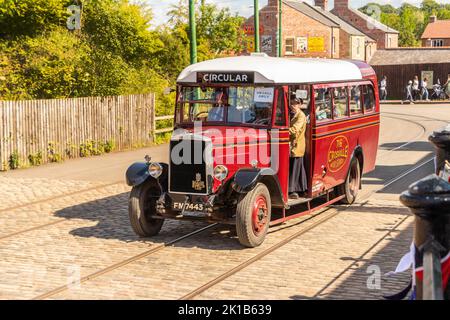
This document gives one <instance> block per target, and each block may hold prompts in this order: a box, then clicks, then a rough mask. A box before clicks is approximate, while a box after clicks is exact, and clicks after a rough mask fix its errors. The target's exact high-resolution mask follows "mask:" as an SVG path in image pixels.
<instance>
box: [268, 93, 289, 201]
mask: <svg viewBox="0 0 450 320" xmlns="http://www.w3.org/2000/svg"><path fill="white" fill-rule="evenodd" d="M275 99H276V100H275V101H276V105H275V108H274V112H273V120H272V130H270V133H269V134H270V142H271V149H272V150H271V157H272V158H271V160H272V168H273V169H274V170H275V172H277V175H278V181H279V182H280V186H281V191H282V192H283V200H284V201H285V202H287V201H288V184H289V156H290V148H289V109H288V99H287V87H278V88H276V94H275Z"/></svg>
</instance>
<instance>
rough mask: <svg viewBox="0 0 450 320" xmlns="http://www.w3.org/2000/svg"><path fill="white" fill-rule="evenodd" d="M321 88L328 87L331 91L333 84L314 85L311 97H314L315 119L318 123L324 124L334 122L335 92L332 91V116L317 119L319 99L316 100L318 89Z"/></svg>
mask: <svg viewBox="0 0 450 320" xmlns="http://www.w3.org/2000/svg"><path fill="white" fill-rule="evenodd" d="M320 89H326V90H328V91H330V90H331V89H333V87H332V86H329V85H327V86H313V88H312V91H311V92H312V94H311V98H312V97H314V121H315V123H316V124H324V123H329V122H333V121H334V116H333V112H334V108H333V94H332V93H331V92H330V93H329V94H330V103H331V118H326V119H321V120H318V119H317V114H316V109H317V101H316V94H315V92H316V90H320Z"/></svg>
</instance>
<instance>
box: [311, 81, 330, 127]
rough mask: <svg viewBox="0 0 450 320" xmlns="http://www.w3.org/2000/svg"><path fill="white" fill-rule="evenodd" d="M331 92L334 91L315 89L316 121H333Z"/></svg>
mask: <svg viewBox="0 0 450 320" xmlns="http://www.w3.org/2000/svg"><path fill="white" fill-rule="evenodd" d="M331 90H333V89H315V90H314V97H315V102H316V120H317V121H326V120H331V119H333V117H332V105H331V92H330V91H331Z"/></svg>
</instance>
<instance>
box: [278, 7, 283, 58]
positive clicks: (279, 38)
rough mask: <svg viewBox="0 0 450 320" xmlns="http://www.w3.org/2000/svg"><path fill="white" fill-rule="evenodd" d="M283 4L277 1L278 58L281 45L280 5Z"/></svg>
mask: <svg viewBox="0 0 450 320" xmlns="http://www.w3.org/2000/svg"><path fill="white" fill-rule="evenodd" d="M282 4H283V1H282V0H278V45H277V47H278V57H281V51H282V50H281V48H282V47H281V46H282V43H283V39H282V37H281V5H282Z"/></svg>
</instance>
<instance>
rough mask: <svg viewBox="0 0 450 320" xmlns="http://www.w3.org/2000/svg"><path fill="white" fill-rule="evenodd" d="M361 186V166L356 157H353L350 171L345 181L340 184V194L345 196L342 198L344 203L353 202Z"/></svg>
mask: <svg viewBox="0 0 450 320" xmlns="http://www.w3.org/2000/svg"><path fill="white" fill-rule="evenodd" d="M360 186H361V166H360V165H359V161H358V159H356V158H353V159H352V162H351V163H350V170H349V171H348V174H347V178H346V179H345V183H344V184H343V185H341V186H340V188H339V191H340V194H343V195H344V196H345V197H344V199H342V200H341V203H343V204H353V203H355V201H356V198H357V196H358V192H359V188H360Z"/></svg>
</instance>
